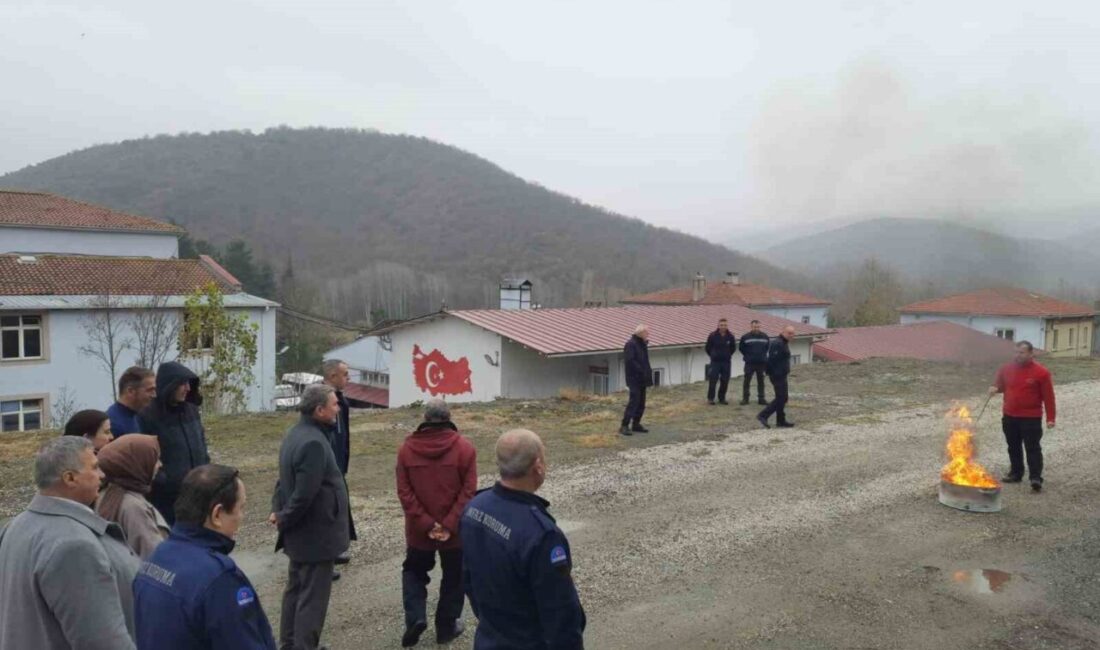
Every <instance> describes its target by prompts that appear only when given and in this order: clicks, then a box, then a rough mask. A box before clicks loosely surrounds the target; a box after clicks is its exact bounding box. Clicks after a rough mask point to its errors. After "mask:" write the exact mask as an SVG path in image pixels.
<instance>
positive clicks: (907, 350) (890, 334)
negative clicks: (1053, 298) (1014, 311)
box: [814, 321, 1013, 363]
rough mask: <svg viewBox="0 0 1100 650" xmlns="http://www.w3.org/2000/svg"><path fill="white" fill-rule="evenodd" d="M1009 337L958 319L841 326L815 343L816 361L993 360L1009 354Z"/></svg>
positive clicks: (970, 361)
mask: <svg viewBox="0 0 1100 650" xmlns="http://www.w3.org/2000/svg"><path fill="white" fill-rule="evenodd" d="M1012 351H1013V344H1012V342H1011V341H1006V340H1005V339H1002V338H998V337H996V336H993V335H991V334H983V333H982V332H977V331H975V330H972V329H970V328H969V327H966V326H964V325H959V324H958V323H952V322H948V321H927V322H920V323H910V324H908V325H881V326H875V327H842V328H838V329H837V330H836V331H835V332H833V333H831V334H829V338H828V339H826V340H824V341H822V342H820V343H815V344H814V359H815V360H818V361H836V362H848V361H862V360H864V359H872V358H888V359H921V360H924V361H953V362H958V363H993V362H997V361H1005V360H1007V359H1009V358H1011V357H1012Z"/></svg>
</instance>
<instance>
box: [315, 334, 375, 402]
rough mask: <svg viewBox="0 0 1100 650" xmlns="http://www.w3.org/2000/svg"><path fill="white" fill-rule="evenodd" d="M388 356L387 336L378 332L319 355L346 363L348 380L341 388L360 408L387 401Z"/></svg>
mask: <svg viewBox="0 0 1100 650" xmlns="http://www.w3.org/2000/svg"><path fill="white" fill-rule="evenodd" d="M391 357H392V352H391V349H390V343H389V338H388V337H380V336H363V337H360V338H358V339H356V340H354V341H352V342H351V343H345V344H344V345H339V346H336V347H334V348H332V349H331V350H329V351H328V352H325V353H324V355H322V358H323V359H324V360H326V361H327V360H329V359H339V360H341V361H343V362H344V363H346V364H348V375H349V377H348V379H349V380H350V382H351V383H349V384H348V387H347V388H346V389H344V395H345V397H347V398H348V399H349V400H351V402H352V406H355V407H360V408H370V407H373V408H385V407H386V406H388V405H389V392H390V360H391Z"/></svg>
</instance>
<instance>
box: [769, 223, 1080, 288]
mask: <svg viewBox="0 0 1100 650" xmlns="http://www.w3.org/2000/svg"><path fill="white" fill-rule="evenodd" d="M1096 234H1097V235H1100V232H1098V233H1096ZM1098 243H1100V238H1098ZM1086 247H1087V244H1086ZM1093 250H1095V249H1093ZM759 256H760V257H761V258H762V259H764V260H767V261H769V262H771V263H773V264H778V265H782V266H785V267H787V268H790V269H793V270H798V271H801V272H804V273H813V274H815V275H818V276H819V277H827V276H830V275H838V274H839V273H841V272H844V271H846V270H850V269H852V268H855V267H857V266H859V265H860V264H861V263H862V262H863V261H864V260H866V259H868V258H875V259H877V260H879V261H880V262H883V263H885V264H887V265H888V266H890V267H891V268H893V269H894V270H896V271H897V272H898V273H900V274H901V275H902V276H903V277H904V278H905V279H906V280H908V281H910V282H915V283H922V284H929V285H933V286H934V287H936V289H938V290H939V291H949V290H965V289H970V288H976V287H982V286H992V285H1005V284H1010V285H1017V286H1021V287H1025V288H1029V289H1033V290H1038V291H1048V292H1053V293H1059V294H1061V295H1067V294H1071V293H1079V294H1086V295H1094V294H1095V290H1096V287H1097V285H1098V284H1100V256H1097V255H1095V254H1094V253H1090V252H1088V250H1079V249H1078V248H1074V247H1071V246H1068V245H1066V244H1065V243H1060V242H1054V241H1047V240H1040V239H1024V238H1013V237H1008V236H1005V235H1001V234H997V233H993V232H989V231H986V230H981V229H978V228H973V227H970V226H964V225H958V224H955V223H949V222H946V221H936V220H929V219H891V218H881V219H871V220H868V221H862V222H859V223H855V224H850V225H847V226H844V227H841V228H836V229H834V230H830V231H827V232H824V233H816V234H812V235H808V236H805V237H801V238H799V239H796V240H792V241H787V242H784V243H782V244H780V245H778V246H773V247H771V248H769V249H767V250H765V251H762V252H761V253H759Z"/></svg>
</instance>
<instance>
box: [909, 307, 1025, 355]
mask: <svg viewBox="0 0 1100 650" xmlns="http://www.w3.org/2000/svg"><path fill="white" fill-rule="evenodd" d="M937 320H938V321H948V322H950V323H958V324H959V325H963V326H965V327H969V328H970V329H973V330H977V331H979V332H984V333H986V334H992V335H994V336H996V334H997V330H998V329H1002V328H1003V329H1014V330H1016V337H1015V340H1017V341H1031V344H1032V345H1034V346H1035V347H1037V348H1040V349H1045V348H1046V341H1045V339H1044V334H1043V332H1044V330H1045V329H1046V324H1045V322H1044V321H1043V319H1042V318H1034V317H1024V316H967V315H964V314H944V315H939V314H902V315H901V324H902V325H908V324H910V323H927V322H929V321H937Z"/></svg>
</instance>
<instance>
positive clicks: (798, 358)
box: [791, 354, 802, 366]
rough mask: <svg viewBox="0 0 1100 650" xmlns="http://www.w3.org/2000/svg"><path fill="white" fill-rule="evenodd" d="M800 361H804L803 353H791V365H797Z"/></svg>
mask: <svg viewBox="0 0 1100 650" xmlns="http://www.w3.org/2000/svg"><path fill="white" fill-rule="evenodd" d="M800 363H802V355H801V354H792V355H791V365H792V366H797V365H798V364H800Z"/></svg>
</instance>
